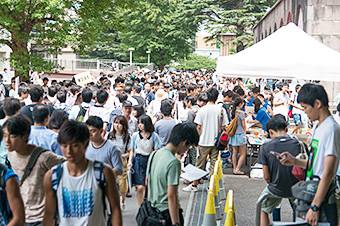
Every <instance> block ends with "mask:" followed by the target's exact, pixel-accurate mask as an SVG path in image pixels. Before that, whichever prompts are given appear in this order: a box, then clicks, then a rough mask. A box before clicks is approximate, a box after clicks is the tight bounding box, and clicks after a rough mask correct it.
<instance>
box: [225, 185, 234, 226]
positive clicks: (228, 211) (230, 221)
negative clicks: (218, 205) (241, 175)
mask: <svg viewBox="0 0 340 226" xmlns="http://www.w3.org/2000/svg"><path fill="white" fill-rule="evenodd" d="M224 213H225V217H224V218H225V222H224V226H235V205H234V192H233V191H232V190H229V191H228V196H227V202H226V204H225V209H224Z"/></svg>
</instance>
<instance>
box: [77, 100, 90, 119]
mask: <svg viewBox="0 0 340 226" xmlns="http://www.w3.org/2000/svg"><path fill="white" fill-rule="evenodd" d="M78 107H79V108H80V109H79V112H78V115H77V118H76V121H77V122H84V118H85V114H86V112H87V110H88V107H83V106H82V105H81V104H78Z"/></svg>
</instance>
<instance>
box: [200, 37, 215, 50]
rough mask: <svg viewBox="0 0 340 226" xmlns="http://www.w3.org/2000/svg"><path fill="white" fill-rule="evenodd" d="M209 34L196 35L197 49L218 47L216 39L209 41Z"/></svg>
mask: <svg viewBox="0 0 340 226" xmlns="http://www.w3.org/2000/svg"><path fill="white" fill-rule="evenodd" d="M207 38H209V36H206V35H197V36H196V49H216V39H213V40H210V41H207V40H206V39H207Z"/></svg>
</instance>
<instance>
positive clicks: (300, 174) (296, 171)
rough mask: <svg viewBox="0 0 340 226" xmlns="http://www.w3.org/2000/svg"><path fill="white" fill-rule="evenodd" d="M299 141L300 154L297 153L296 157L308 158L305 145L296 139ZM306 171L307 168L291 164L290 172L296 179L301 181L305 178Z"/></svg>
mask: <svg viewBox="0 0 340 226" xmlns="http://www.w3.org/2000/svg"><path fill="white" fill-rule="evenodd" d="M298 141H299V144H300V154H298V155H297V156H296V158H299V159H307V158H308V153H307V150H306V149H307V147H306V146H305V144H304V143H303V142H302V141H300V140H298ZM306 172H307V170H306V169H304V168H301V167H299V166H295V165H294V166H293V169H292V174H293V175H294V176H295V177H296V179H298V180H299V181H302V180H304V179H305V178H306Z"/></svg>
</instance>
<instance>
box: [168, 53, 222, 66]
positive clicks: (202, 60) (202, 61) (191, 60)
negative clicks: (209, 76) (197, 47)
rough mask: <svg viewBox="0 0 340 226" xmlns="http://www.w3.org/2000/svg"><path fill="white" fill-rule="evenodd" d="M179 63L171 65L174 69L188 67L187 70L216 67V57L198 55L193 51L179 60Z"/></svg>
mask: <svg viewBox="0 0 340 226" xmlns="http://www.w3.org/2000/svg"><path fill="white" fill-rule="evenodd" d="M178 63H179V65H176V66H173V67H174V68H176V69H182V68H183V69H189V70H200V69H206V70H211V69H216V59H213V58H211V57H208V56H199V55H197V54H195V53H192V54H190V55H189V56H188V57H187V58H185V59H183V60H180V61H179V62H178Z"/></svg>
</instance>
